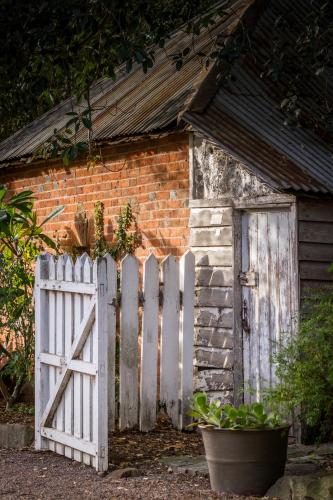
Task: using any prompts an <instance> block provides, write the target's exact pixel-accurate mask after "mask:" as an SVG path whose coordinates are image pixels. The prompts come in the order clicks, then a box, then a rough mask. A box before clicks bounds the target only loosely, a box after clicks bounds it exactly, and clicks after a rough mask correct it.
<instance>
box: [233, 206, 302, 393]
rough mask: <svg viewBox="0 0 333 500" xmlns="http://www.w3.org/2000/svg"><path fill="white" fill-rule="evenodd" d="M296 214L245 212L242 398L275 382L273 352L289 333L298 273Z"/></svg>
mask: <svg viewBox="0 0 333 500" xmlns="http://www.w3.org/2000/svg"><path fill="white" fill-rule="evenodd" d="M293 221H294V219H293V213H292V212H291V211H290V210H289V209H282V210H281V209H278V210H264V211H259V210H258V211H256V210H253V211H249V212H244V213H243V216H242V272H241V274H240V280H241V285H242V287H241V288H242V329H243V367H244V390H245V393H244V400H245V402H250V401H254V400H259V399H260V397H261V395H262V391H263V389H264V388H265V387H271V386H272V385H273V384H274V380H275V374H274V364H273V363H272V355H273V354H274V352H275V351H276V349H278V347H279V344H280V343H281V342H282V341H283V338H285V335H286V334H287V332H291V330H292V328H293V322H294V316H295V313H294V310H295V306H294V304H295V292H296V286H297V285H296V283H297V279H296V276H297V273H296V269H295V268H294V266H293V261H294V260H293V259H294V257H293V256H294V248H293V245H294V224H293Z"/></svg>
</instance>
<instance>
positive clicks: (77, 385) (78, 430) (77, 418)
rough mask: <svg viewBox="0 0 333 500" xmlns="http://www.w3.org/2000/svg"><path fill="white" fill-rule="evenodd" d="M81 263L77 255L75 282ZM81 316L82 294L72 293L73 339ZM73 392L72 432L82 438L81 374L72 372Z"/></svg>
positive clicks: (77, 454)
mask: <svg viewBox="0 0 333 500" xmlns="http://www.w3.org/2000/svg"><path fill="white" fill-rule="evenodd" d="M82 275H83V264H82V257H78V258H77V259H76V262H75V268H74V278H75V281H76V282H79V283H81V282H82ZM82 318H83V298H82V294H80V293H75V294H74V339H75V338H77V335H78V331H79V327H80V324H81V321H82ZM73 392H74V408H73V418H74V429H73V434H74V436H75V437H76V438H78V439H81V438H82V374H81V373H78V372H76V373H73ZM74 459H75V460H77V461H78V462H81V461H82V452H81V451H79V450H74Z"/></svg>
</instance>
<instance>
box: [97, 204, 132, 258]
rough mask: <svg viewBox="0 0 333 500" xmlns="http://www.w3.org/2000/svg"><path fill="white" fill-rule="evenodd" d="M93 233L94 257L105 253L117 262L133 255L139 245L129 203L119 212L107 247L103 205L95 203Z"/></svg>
mask: <svg viewBox="0 0 333 500" xmlns="http://www.w3.org/2000/svg"><path fill="white" fill-rule="evenodd" d="M94 233H95V234H94V236H95V246H94V252H93V253H94V257H101V256H103V255H105V254H106V253H110V254H111V256H112V257H113V259H114V260H116V261H118V260H120V259H121V258H122V257H124V255H126V254H127V253H129V254H133V253H134V252H135V250H136V249H137V248H138V247H139V246H140V244H141V237H140V234H139V231H138V228H137V225H136V219H135V216H134V214H133V210H132V207H131V204H130V203H127V204H126V205H125V207H124V208H123V209H122V210H121V212H120V214H119V217H118V224H117V228H116V230H115V232H114V237H113V240H112V242H111V244H110V245H109V244H108V243H107V241H106V239H105V235H104V205H103V203H102V202H101V201H98V202H96V204H95V212H94Z"/></svg>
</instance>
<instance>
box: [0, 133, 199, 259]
mask: <svg viewBox="0 0 333 500" xmlns="http://www.w3.org/2000/svg"><path fill="white" fill-rule="evenodd" d="M101 152H102V157H103V164H97V165H95V166H94V167H90V168H89V169H88V168H87V166H86V164H85V162H84V161H76V162H75V163H74V164H73V165H70V166H69V167H67V168H65V167H64V166H63V165H62V163H61V162H60V161H59V160H48V161H44V160H43V161H36V162H34V163H32V164H30V165H24V166H20V165H18V166H12V167H7V170H6V171H2V175H1V183H5V184H7V185H8V187H9V189H10V191H12V192H17V191H20V190H23V189H27V188H28V189H31V190H32V191H33V192H34V193H35V196H36V204H35V208H36V210H37V213H38V216H39V218H40V220H42V219H43V218H45V217H46V215H47V214H48V213H49V212H50V211H51V210H52V209H53V208H55V207H56V206H59V205H61V204H63V205H64V206H65V210H64V212H63V213H62V214H61V216H59V217H58V218H57V219H54V220H52V221H50V222H49V223H48V224H47V225H46V226H45V231H46V232H47V233H48V234H49V235H50V236H52V237H55V236H56V237H57V238H58V239H59V240H60V241H61V242H62V243H63V244H65V245H66V247H68V245H71V244H73V241H72V240H73V236H72V235H73V234H75V232H76V229H75V226H74V218H75V214H76V213H77V212H78V211H79V210H82V209H83V210H86V212H87V216H88V218H89V219H91V218H92V217H93V212H94V203H95V202H96V201H97V200H100V201H103V203H104V205H105V219H106V229H105V232H106V235H107V238H108V239H109V240H111V238H112V235H113V228H114V226H115V224H116V220H117V216H118V215H119V212H120V210H121V208H122V207H123V206H124V205H125V204H126V203H128V202H131V203H132V204H133V209H134V212H135V214H136V216H137V221H138V226H139V230H140V231H141V233H142V236H143V242H144V248H140V249H138V250H137V255H138V257H140V258H144V257H145V256H146V255H147V254H148V253H149V252H150V251H151V250H154V252H155V254H156V255H157V256H158V257H161V258H162V257H163V256H165V255H166V254H168V253H172V254H174V255H176V256H179V255H181V254H182V253H183V252H184V251H185V249H186V247H187V244H188V234H189V231H188V216H189V211H188V208H187V206H188V193H189V185H188V135H187V134H172V135H169V136H165V137H162V138H159V139H143V140H138V141H135V142H132V143H122V144H118V145H112V144H109V145H105V146H103V147H102V149H101Z"/></svg>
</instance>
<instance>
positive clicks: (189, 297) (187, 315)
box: [179, 251, 195, 429]
mask: <svg viewBox="0 0 333 500" xmlns="http://www.w3.org/2000/svg"><path fill="white" fill-rule="evenodd" d="M179 272H180V274H179V283H180V291H181V293H182V297H183V301H182V302H183V303H182V308H181V314H180V344H179V349H180V405H181V408H180V418H179V429H185V428H186V426H187V425H188V424H190V422H191V418H190V417H189V416H188V413H189V411H190V408H191V398H192V393H193V337H194V331H193V330H194V294H193V291H194V282H195V259H194V255H193V253H192V252H190V251H187V252H186V253H185V254H184V255H183V256H182V258H181V259H180V266H179Z"/></svg>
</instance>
